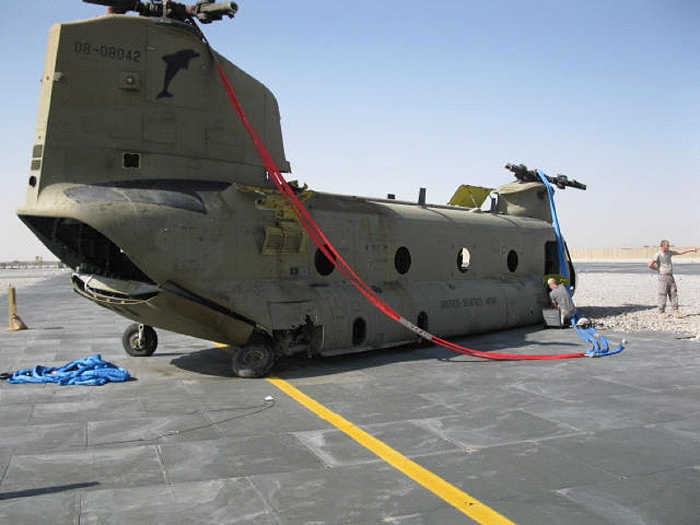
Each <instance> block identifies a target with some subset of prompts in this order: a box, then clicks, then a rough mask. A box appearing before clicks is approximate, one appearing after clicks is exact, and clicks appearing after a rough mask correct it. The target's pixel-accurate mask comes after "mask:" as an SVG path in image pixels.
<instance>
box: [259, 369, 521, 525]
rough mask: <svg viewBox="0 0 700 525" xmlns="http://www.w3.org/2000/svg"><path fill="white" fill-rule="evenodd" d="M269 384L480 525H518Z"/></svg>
mask: <svg viewBox="0 0 700 525" xmlns="http://www.w3.org/2000/svg"><path fill="white" fill-rule="evenodd" d="M267 380H268V381H269V382H270V383H272V384H273V385H275V386H276V387H277V388H279V389H280V390H282V392H284V393H285V394H287V395H288V396H289V397H291V398H292V399H294V400H295V401H297V402H298V403H300V404H301V405H303V406H305V407H306V408H308V409H309V410H310V411H311V412H313V413H314V414H316V415H317V416H318V417H320V418H321V419H325V420H326V421H328V422H329V423H330V424H332V425H333V426H334V427H336V428H338V429H339V430H341V431H342V432H344V433H345V434H347V435H348V436H350V437H351V438H352V439H354V440H355V441H357V442H358V443H359V444H360V445H362V446H363V447H365V448H366V449H367V450H369V451H370V452H373V453H374V454H376V455H377V456H379V457H380V458H381V459H383V460H384V461H386V462H387V463H388V464H389V465H391V466H392V467H394V468H395V469H397V470H398V471H400V472H402V473H403V474H405V475H406V476H408V477H409V478H411V479H412V480H413V481H415V482H416V483H419V484H420V485H422V486H423V487H425V488H426V489H428V490H429V491H431V492H432V493H433V494H435V495H436V496H438V497H440V498H441V499H443V500H444V501H446V502H447V503H449V504H450V505H452V506H453V507H454V508H456V509H457V510H459V511H460V512H463V513H464V514H466V515H467V516H469V517H470V518H471V519H473V520H474V521H476V522H477V523H479V524H480V525H515V523H513V522H512V521H510V520H509V519H508V518H506V517H504V516H502V515H501V514H499V513H498V512H496V511H495V510H493V509H492V508H490V507H488V506H486V505H484V504H483V503H481V502H480V501H479V500H477V499H474V498H473V497H472V496H470V495H469V494H467V493H466V492H463V491H461V490H460V489H458V488H457V487H455V486H454V485H452V484H450V483H448V482H447V481H445V480H444V479H442V478H441V477H439V476H437V475H435V474H433V473H432V472H430V471H429V470H427V469H425V468H423V467H421V466H420V465H419V464H418V463H415V462H414V461H411V460H410V459H408V458H407V457H406V456H404V455H402V454H401V453H399V452H398V451H396V450H394V449H393V448H391V447H390V446H389V445H387V444H386V443H383V442H382V441H379V440H378V439H377V438H375V437H374V436H372V435H370V434H368V433H367V432H365V431H364V430H362V429H361V428H359V427H357V426H355V425H353V424H352V423H350V422H349V421H348V420H347V419H345V418H344V417H342V416H340V415H338V414H336V413H335V412H332V411H330V410H328V409H327V408H326V407H324V406H323V405H322V404H320V403H319V402H318V401H315V400H314V399H312V398H310V397H309V396H307V395H306V394H304V393H303V392H302V391H301V390H299V389H297V388H296V387H294V386H292V385H290V384H289V383H288V382H287V381H284V380H283V379H280V378H278V377H269V378H267Z"/></svg>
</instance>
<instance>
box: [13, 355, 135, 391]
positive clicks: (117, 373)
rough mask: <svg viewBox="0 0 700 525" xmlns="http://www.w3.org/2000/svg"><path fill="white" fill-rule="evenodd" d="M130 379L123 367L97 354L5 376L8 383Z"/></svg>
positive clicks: (90, 382)
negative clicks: (60, 364) (60, 365)
mask: <svg viewBox="0 0 700 525" xmlns="http://www.w3.org/2000/svg"><path fill="white" fill-rule="evenodd" d="M129 379H131V375H130V374H129V372H127V371H126V370H125V369H124V368H120V367H118V366H116V365H113V364H112V363H109V362H107V361H103V360H102V357H101V356H100V355H99V354H95V355H92V356H89V357H83V358H81V359H76V360H74V361H71V362H70V363H67V364H65V365H63V366H62V367H60V368H55V367H47V366H41V365H37V366H35V367H34V368H24V369H22V370H17V371H16V372H13V374H12V375H11V376H10V377H8V378H7V381H8V383H13V384H19V383H56V384H59V385H89V386H101V385H104V384H105V383H108V382H123V381H128V380H129Z"/></svg>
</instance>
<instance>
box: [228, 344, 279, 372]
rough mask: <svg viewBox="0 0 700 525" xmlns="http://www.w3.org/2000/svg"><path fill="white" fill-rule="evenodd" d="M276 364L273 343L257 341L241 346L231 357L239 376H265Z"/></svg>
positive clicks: (234, 370)
mask: <svg viewBox="0 0 700 525" xmlns="http://www.w3.org/2000/svg"><path fill="white" fill-rule="evenodd" d="M274 364H275V352H274V350H273V349H272V345H270V344H266V343H257V344H251V345H247V346H243V347H241V348H239V349H238V350H237V351H236V352H235V353H234V354H233V357H232V359H231V367H232V369H233V373H234V374H235V375H237V376H238V377H251V378H252V377H265V376H266V375H267V374H269V373H270V370H272V366H273V365H274Z"/></svg>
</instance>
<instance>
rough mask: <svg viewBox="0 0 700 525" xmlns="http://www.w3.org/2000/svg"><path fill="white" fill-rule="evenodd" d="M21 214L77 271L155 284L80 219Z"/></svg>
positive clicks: (50, 247)
mask: <svg viewBox="0 0 700 525" xmlns="http://www.w3.org/2000/svg"><path fill="white" fill-rule="evenodd" d="M20 218H21V219H22V221H23V222H24V223H25V224H26V225H27V226H28V227H29V228H30V229H31V230H32V231H33V232H34V234H35V235H36V236H37V237H38V238H39V239H40V240H41V241H42V242H43V243H44V244H45V245H46V246H47V247H48V248H49V249H50V250H51V252H52V253H53V254H54V255H56V257H58V258H59V259H60V260H61V261H62V262H63V263H65V264H66V265H67V266H69V267H70V268H72V269H73V270H75V271H76V272H78V273H80V274H91V275H95V276H100V277H107V278H109V279H111V280H114V281H135V282H137V283H143V284H151V285H154V284H155V283H154V282H153V281H152V280H151V279H150V278H149V277H148V276H147V275H146V274H145V273H144V272H142V271H141V270H140V269H139V268H138V267H137V266H136V265H135V264H134V263H133V262H132V261H131V259H129V257H128V256H127V255H126V254H125V253H124V252H123V251H122V249H121V248H120V247H119V246H118V245H117V244H115V243H114V242H112V241H111V240H110V239H109V238H108V237H106V236H105V235H103V234H102V233H100V232H99V231H97V230H96V229H95V228H93V227H91V226H89V225H88V224H85V223H84V222H82V221H79V220H77V219H72V218H66V217H42V216H37V215H20Z"/></svg>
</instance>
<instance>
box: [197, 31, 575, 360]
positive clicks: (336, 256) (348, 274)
mask: <svg viewBox="0 0 700 525" xmlns="http://www.w3.org/2000/svg"><path fill="white" fill-rule="evenodd" d="M200 35H201V37H202V40H203V41H204V43H205V44H206V45H207V47H208V48H209V51H210V53H211V56H212V58H213V60H214V63H215V65H216V70H217V71H218V73H219V76H220V77H221V81H222V82H223V84H224V89H225V90H226V94H227V95H228V98H229V100H230V101H231V105H232V106H233V107H234V109H235V110H236V113H237V114H238V117H239V118H240V120H241V123H242V124H243V126H244V127H245V129H246V131H247V132H248V135H249V136H250V138H251V140H252V141H253V145H254V146H255V149H256V151H257V152H258V155H259V156H260V160H261V161H262V163H263V165H264V166H265V169H266V170H267V173H268V175H269V176H270V178H271V179H272V182H273V183H274V184H275V186H276V187H277V189H278V190H279V192H280V193H281V194H282V196H283V197H284V199H285V200H286V201H287V203H288V204H289V206H290V207H291V209H292V211H293V212H294V214H295V215H296V217H297V219H298V220H299V222H300V223H301V225H302V226H303V227H304V229H305V230H306V232H307V233H308V234H309V237H311V239H312V240H313V241H314V243H315V244H316V246H318V249H319V250H321V252H322V253H323V255H325V256H326V258H327V259H328V260H329V261H331V262H332V263H333V264H334V265H335V267H336V268H337V269H338V271H340V272H341V273H342V274H343V276H344V277H345V278H346V279H347V280H348V281H350V283H351V284H352V285H353V286H354V287H355V288H356V289H357V290H358V291H359V292H360V293H361V294H362V295H364V296H365V297H366V298H367V300H369V301H370V302H371V303H372V304H373V305H374V306H375V307H377V308H378V309H379V310H381V311H382V312H383V313H384V314H386V315H387V316H389V317H390V318H391V319H393V320H394V321H397V322H399V323H401V324H402V325H404V326H405V327H406V328H408V329H409V330H411V331H412V332H414V333H415V334H417V335H419V336H420V337H422V338H423V339H426V340H428V341H431V342H433V343H435V344H437V345H439V346H442V347H443V348H447V349H448V350H452V351H454V352H458V353H460V354H466V355H470V356H473V357H479V358H483V359H492V360H501V361H502V360H542V359H571V358H575V357H584V356H585V355H586V354H585V353H584V352H575V353H568V354H555V355H549V354H534V355H533V354H505V353H497V352H481V351H479V350H473V349H471V348H467V347H464V346H460V345H458V344H455V343H452V342H450V341H447V340H445V339H442V338H440V337H437V336H435V335H432V334H430V333H428V332H426V331H425V330H423V329H422V328H420V327H418V326H416V325H414V324H413V323H411V322H410V321H409V320H408V319H406V318H405V317H403V316H402V315H401V314H399V313H398V312H397V311H396V310H394V309H393V308H392V307H391V306H390V305H389V304H387V303H386V301H384V300H383V299H382V298H381V297H379V296H378V295H377V294H376V292H375V291H374V290H373V289H372V288H371V287H370V286H369V285H368V284H367V283H366V282H365V281H363V280H362V278H360V276H359V275H357V273H355V271H354V270H353V269H352V267H350V265H349V264H348V263H347V261H346V260H345V259H344V258H343V256H342V255H341V254H340V253H339V252H338V250H336V249H335V247H334V246H333V244H332V243H331V242H330V241H329V240H328V238H327V237H326V236H325V234H324V233H323V231H322V230H321V228H320V227H319V226H318V224H316V221H315V220H314V219H313V218H312V217H311V215H310V214H309V212H308V210H307V209H306V208H305V207H304V205H303V204H302V202H301V201H300V200H299V198H298V197H297V196H296V193H295V192H294V190H293V189H292V187H291V186H290V185H289V184H288V183H287V181H286V180H285V179H284V177H283V176H282V173H281V172H280V170H279V168H278V167H277V164H276V163H275V161H274V160H273V159H272V156H271V155H270V153H269V152H268V151H267V148H266V147H265V145H264V144H263V142H262V140H261V139H260V136H259V135H258V133H257V132H256V131H255V128H253V125H252V124H251V123H250V121H249V120H248V117H247V116H246V115H245V113H244V111H243V108H242V107H241V104H240V102H239V100H238V97H237V96H236V93H235V91H234V89H233V86H231V83H230V82H229V80H228V78H227V77H226V73H225V72H224V70H223V68H222V67H221V64H219V62H218V60H217V58H216V54H215V53H214V51H213V50H212V49H211V47H210V46H209V43H208V42H207V40H206V38H205V37H204V35H203V34H202V33H201V31H200Z"/></svg>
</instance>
